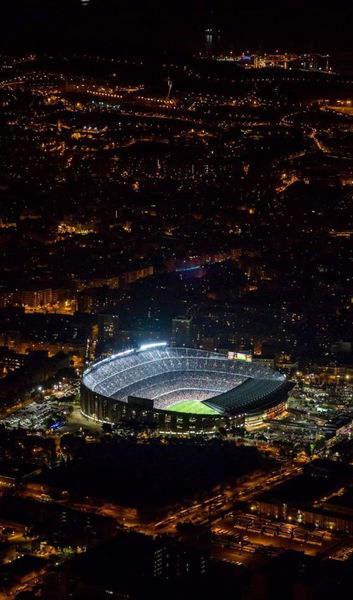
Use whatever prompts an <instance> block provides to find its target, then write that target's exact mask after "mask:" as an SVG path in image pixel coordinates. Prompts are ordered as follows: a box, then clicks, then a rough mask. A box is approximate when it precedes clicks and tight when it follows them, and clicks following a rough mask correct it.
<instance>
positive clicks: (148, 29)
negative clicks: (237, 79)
mask: <svg viewBox="0 0 353 600" xmlns="http://www.w3.org/2000/svg"><path fill="white" fill-rule="evenodd" d="M337 7H338V8H337ZM4 9H5V18H3V19H2V36H1V37H2V40H1V42H0V43H1V44H2V46H3V48H4V49H7V48H9V49H11V50H13V49H17V50H19V48H20V47H22V48H26V47H28V48H34V49H36V48H38V49H45V48H55V49H63V50H65V49H67V48H68V47H69V48H75V47H76V48H82V47H84V48H88V49H89V48H91V49H96V48H97V49H104V48H105V47H106V48H107V49H111V48H116V49H119V50H120V49H122V48H126V49H129V50H132V49H137V50H138V51H139V50H140V49H144V50H145V51H147V50H150V51H152V52H153V51H160V50H167V51H171V52H189V51H196V50H198V49H199V48H200V44H201V43H202V32H203V29H204V27H205V26H207V25H213V26H216V27H220V29H221V31H222V43H223V44H224V45H225V46H227V47H228V48H229V47H233V48H234V50H240V49H247V48H251V49H254V50H256V49H258V48H263V49H264V50H266V49H268V50H273V49H275V48H277V47H278V48H280V49H283V48H285V49H288V50H323V51H331V52H333V51H336V52H350V51H351V49H352V41H351V32H352V28H353V3H352V2H347V1H345V2H340V3H339V4H338V5H337V4H335V3H331V4H330V5H329V6H328V7H326V6H325V4H324V3H323V2H319V1H317V0H314V1H311V2H307V1H305V0H296V1H292V0H289V1H288V0H287V1H286V2H274V1H273V0H272V1H270V2H264V1H262V2H260V1H259V0H250V1H248V0H247V1H246V2H244V3H241V2H234V1H230V0H223V1H217V2H215V1H214V0H213V1H211V0H206V1H205V0H189V1H186V0H179V1H178V2H174V1H168V0H167V1H165V0H164V1H163V0H135V1H134V2H131V0H89V4H88V5H87V6H82V4H81V0H12V1H11V2H8V3H7V4H6V6H5V7H4Z"/></svg>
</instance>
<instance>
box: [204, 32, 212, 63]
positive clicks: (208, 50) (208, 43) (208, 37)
mask: <svg viewBox="0 0 353 600" xmlns="http://www.w3.org/2000/svg"><path fill="white" fill-rule="evenodd" d="M212 50H213V29H212V27H206V29H205V54H206V56H211V55H212Z"/></svg>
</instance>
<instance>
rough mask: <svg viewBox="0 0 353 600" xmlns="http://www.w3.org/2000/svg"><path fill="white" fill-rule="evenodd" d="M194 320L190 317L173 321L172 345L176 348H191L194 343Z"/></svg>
mask: <svg viewBox="0 0 353 600" xmlns="http://www.w3.org/2000/svg"><path fill="white" fill-rule="evenodd" d="M191 338H192V320H191V319H189V318H188V317H176V318H175V319H173V320H172V339H171V345H172V346H174V347H176V348H183V347H187V346H190V344H191V341H192V339H191Z"/></svg>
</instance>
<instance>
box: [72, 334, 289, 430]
mask: <svg viewBox="0 0 353 600" xmlns="http://www.w3.org/2000/svg"><path fill="white" fill-rule="evenodd" d="M291 387H292V384H290V383H288V382H287V381H286V379H285V377H284V376H283V375H281V374H280V373H277V372H275V371H273V370H272V369H270V368H268V367H266V366H264V365H259V364H256V362H248V361H244V360H239V359H234V358H228V357H227V356H226V355H224V354H220V353H217V352H208V351H206V350H198V349H195V348H170V347H168V346H167V344H166V343H156V344H145V345H143V346H141V347H140V348H137V349H132V350H125V351H124V352H120V353H119V354H116V355H114V356H110V357H109V358H106V359H104V360H100V361H98V362H96V363H95V364H92V365H91V366H90V367H89V368H88V369H87V370H86V371H85V372H84V374H83V379H82V386H81V410H82V413H83V414H84V415H85V416H87V417H88V418H91V419H94V420H96V421H99V422H107V423H118V422H119V421H122V420H123V421H124V420H125V421H129V422H131V421H133V422H136V421H137V422H144V423H146V424H150V425H151V426H152V425H153V427H154V428H156V429H158V430H159V431H164V432H178V431H180V432H187V431H191V432H192V431H195V432H202V431H212V430H215V429H217V428H218V427H220V426H223V425H226V424H232V425H236V426H242V425H245V426H251V425H253V426H256V425H259V424H261V423H262V422H263V421H264V420H266V419H268V418H271V417H273V416H276V415H278V414H280V413H281V412H283V410H284V409H285V402H286V399H287V394H288V391H289V389H290V388H291Z"/></svg>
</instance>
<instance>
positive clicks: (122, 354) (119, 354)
mask: <svg viewBox="0 0 353 600" xmlns="http://www.w3.org/2000/svg"><path fill="white" fill-rule="evenodd" d="M132 352H135V349H134V348H131V349H130V350H123V351H122V352H118V354H114V355H113V356H111V357H110V358H117V357H118V356H126V355H127V354H131V353H132Z"/></svg>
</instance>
